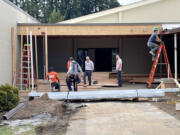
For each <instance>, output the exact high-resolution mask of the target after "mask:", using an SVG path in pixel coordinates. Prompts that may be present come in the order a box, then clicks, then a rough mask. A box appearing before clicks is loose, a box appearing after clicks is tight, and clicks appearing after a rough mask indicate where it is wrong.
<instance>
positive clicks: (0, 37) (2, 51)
mask: <svg viewBox="0 0 180 135" xmlns="http://www.w3.org/2000/svg"><path fill="white" fill-rule="evenodd" d="M0 22H1V25H0V84H4V83H11V82H12V54H11V52H12V51H11V27H15V29H16V24H17V23H28V22H29V23H30V22H31V23H32V22H36V21H35V20H33V19H31V18H30V16H28V15H26V14H24V13H23V12H21V11H19V10H18V9H16V8H14V7H12V6H11V5H9V4H7V3H6V2H4V1H2V0H0ZM16 33H17V32H16V31H15V34H16ZM17 43H18V41H17V37H16V45H17ZM17 46H18V45H17ZM17 50H18V47H17Z"/></svg>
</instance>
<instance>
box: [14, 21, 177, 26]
mask: <svg viewBox="0 0 180 135" xmlns="http://www.w3.org/2000/svg"><path fill="white" fill-rule="evenodd" d="M163 24H180V22H157V23H156V22H154V23H56V24H46V23H18V24H17V25H18V26H112V25H113V26H120V25H124V26H125V25H163Z"/></svg>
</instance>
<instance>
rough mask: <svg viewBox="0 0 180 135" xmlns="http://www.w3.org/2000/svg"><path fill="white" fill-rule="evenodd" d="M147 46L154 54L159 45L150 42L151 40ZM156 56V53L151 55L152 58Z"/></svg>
mask: <svg viewBox="0 0 180 135" xmlns="http://www.w3.org/2000/svg"><path fill="white" fill-rule="evenodd" d="M147 46H148V47H149V48H150V49H151V52H153V53H154V54H156V51H157V49H158V47H159V45H158V44H156V43H152V42H148V44H147ZM155 57H156V55H153V56H152V59H154V58H155Z"/></svg>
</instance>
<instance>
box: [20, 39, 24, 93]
mask: <svg viewBox="0 0 180 135" xmlns="http://www.w3.org/2000/svg"><path fill="white" fill-rule="evenodd" d="M20 47H21V57H20V66H21V67H20V69H21V71H20V90H23V87H22V86H23V80H22V77H23V75H22V66H23V63H22V61H23V58H22V57H23V56H22V55H23V35H21V46H20Z"/></svg>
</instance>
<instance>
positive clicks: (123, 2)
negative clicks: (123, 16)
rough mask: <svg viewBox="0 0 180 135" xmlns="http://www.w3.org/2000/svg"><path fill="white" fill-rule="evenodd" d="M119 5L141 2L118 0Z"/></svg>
mask: <svg viewBox="0 0 180 135" xmlns="http://www.w3.org/2000/svg"><path fill="white" fill-rule="evenodd" d="M118 1H119V2H120V4H121V5H127V4H130V3H133V2H137V1H141V0H118Z"/></svg>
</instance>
